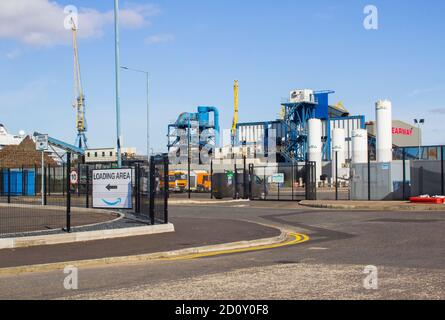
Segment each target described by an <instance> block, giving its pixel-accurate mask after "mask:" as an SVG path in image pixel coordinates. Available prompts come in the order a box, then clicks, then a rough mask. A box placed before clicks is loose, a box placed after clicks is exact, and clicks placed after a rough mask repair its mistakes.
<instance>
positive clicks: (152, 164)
mask: <svg viewBox="0 0 445 320" xmlns="http://www.w3.org/2000/svg"><path fill="white" fill-rule="evenodd" d="M155 169H156V166H155V158H154V157H151V158H150V208H149V212H150V223H151V225H154V224H155V208H154V207H155V193H156V188H155Z"/></svg>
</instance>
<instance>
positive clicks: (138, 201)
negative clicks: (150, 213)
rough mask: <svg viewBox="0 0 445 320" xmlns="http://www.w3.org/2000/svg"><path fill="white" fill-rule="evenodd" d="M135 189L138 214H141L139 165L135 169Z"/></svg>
mask: <svg viewBox="0 0 445 320" xmlns="http://www.w3.org/2000/svg"><path fill="white" fill-rule="evenodd" d="M135 169H136V170H135V178H136V179H135V187H136V213H141V189H140V167H139V163H137V164H136V168H135Z"/></svg>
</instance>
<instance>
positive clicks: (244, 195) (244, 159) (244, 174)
mask: <svg viewBox="0 0 445 320" xmlns="http://www.w3.org/2000/svg"><path fill="white" fill-rule="evenodd" d="M243 199H245V200H246V199H249V197H248V195H247V159H246V156H243Z"/></svg>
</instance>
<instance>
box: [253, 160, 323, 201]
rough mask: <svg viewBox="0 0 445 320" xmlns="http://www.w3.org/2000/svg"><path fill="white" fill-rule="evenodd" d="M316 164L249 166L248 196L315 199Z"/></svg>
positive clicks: (278, 199)
mask: <svg viewBox="0 0 445 320" xmlns="http://www.w3.org/2000/svg"><path fill="white" fill-rule="evenodd" d="M315 170H316V165H315V163H314V162H307V163H305V164H298V163H294V164H285V165H279V166H277V167H271V166H254V165H251V166H250V168H249V176H250V179H249V187H248V188H249V197H250V199H252V200H274V201H299V200H316V199H317V181H316V173H315Z"/></svg>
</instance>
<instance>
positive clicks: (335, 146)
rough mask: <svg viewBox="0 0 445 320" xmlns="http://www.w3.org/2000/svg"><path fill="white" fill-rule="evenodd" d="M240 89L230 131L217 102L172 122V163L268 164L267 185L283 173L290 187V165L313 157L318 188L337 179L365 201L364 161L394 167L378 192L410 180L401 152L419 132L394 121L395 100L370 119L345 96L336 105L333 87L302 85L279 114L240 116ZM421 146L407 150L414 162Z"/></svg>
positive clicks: (205, 166)
mask: <svg viewBox="0 0 445 320" xmlns="http://www.w3.org/2000/svg"><path fill="white" fill-rule="evenodd" d="M238 90H239V84H238V81H235V84H234V113H233V125H232V128H231V130H225V132H221V129H220V124H219V112H218V109H217V108H216V107H198V112H197V113H183V114H181V115H180V116H179V118H178V120H177V121H176V122H175V123H172V124H169V125H168V134H167V137H168V145H167V148H168V152H169V155H170V156H171V157H170V159H177V161H176V162H174V163H172V166H171V167H172V168H174V169H175V170H182V171H183V172H186V171H187V170H191V171H189V172H193V170H200V171H202V170H207V172H209V162H210V161H209V159H211V162H212V170H213V172H214V173H216V172H230V171H232V170H233V168H234V166H235V168H236V167H237V168H242V167H243V166H244V168H243V170H247V169H246V166H256V167H261V168H265V169H264V170H265V172H267V173H265V174H264V175H267V177H263V178H264V179H266V180H268V183H269V182H270V181H271V180H272V179H273V176H274V175H276V174H280V173H282V175H284V178H283V184H284V185H285V184H286V183H285V182H284V180H285V181H288V177H287V175H289V174H286V173H284V172H283V171H285V168H287V167H289V166H290V165H294V164H297V165H300V166H301V168H304V167H303V165H304V163H308V162H310V163H313V164H314V165H315V175H314V176H315V183H316V188H334V187H336V186H338V185H339V186H342V187H345V188H348V192H349V193H350V194H349V195H348V196H349V197H350V198H353V199H356V200H359V199H365V198H366V197H367V192H365V191H363V190H364V189H366V188H367V184H368V181H367V180H368V176H367V174H365V176H363V175H362V174H359V171H360V170H362V167H363V166H366V170H368V165H369V166H370V167H372V169H370V170H377V171H376V172H380V171H379V170H378V168H382V165H380V164H384V166H383V168H388V170H385V171H384V172H383V173H381V174H382V175H385V173H387V174H388V175H389V176H388V177H389V178H388V179H389V180H388V183H387V187H386V188H382V186H379V187H377V186H376V187H375V190H374V192H373V194H374V198H377V199H391V198H392V197H397V196H396V195H395V194H397V192H398V190H395V188H398V187H397V186H399V187H400V184H397V183H394V182H400V181H405V182H404V184H406V183H408V185H409V182H408V181H409V178H408V177H407V176H405V177H402V176H401V175H402V171H401V170H398V169H397V168H399V167H400V166H401V164H400V163H399V162H400V161H399V160H402V159H401V158H400V154H401V153H400V150H402V148H408V147H413V146H417V145H420V144H421V131H420V128H416V127H415V126H414V125H410V124H408V123H405V122H403V121H401V120H396V119H393V114H392V103H391V101H389V100H379V101H377V102H376V103H375V107H374V109H375V120H367V119H366V118H365V116H364V115H360V114H359V115H352V114H350V112H349V111H348V110H347V109H346V108H345V107H344V106H343V103H342V102H339V103H337V104H333V103H331V102H330V96H331V95H332V94H333V93H335V92H334V91H331V90H323V91H315V90H311V89H296V90H292V91H290V94H289V99H288V100H287V101H285V102H282V103H281V110H280V117H279V119H266V120H264V121H261V122H238V121H239V119H238V112H239V104H238ZM370 108H371V106H370ZM211 114H213V116H211ZM229 135H230V137H228V136H229ZM221 136H222V139H220V137H221ZM209 146H211V147H209ZM403 150H405V149H403ZM419 152H420V150H418V149H413V148H410V149H407V151H404V155H405V158H406V159H408V160H409V159H417V158H418V157H419V156H420V154H419ZM208 154H210V157H207V155H208ZM203 157H204V158H205V159H203ZM398 157H399V158H398ZM186 166H188V167H189V168H187V169H186ZM374 167H375V168H374ZM190 168H191V169H190ZM301 170H304V169H301ZM391 172H392V173H391ZM405 172H406V170H405ZM362 173H363V172H362ZM191 174H192V173H191ZM403 179H404V180H403ZM300 180H301V179H300ZM300 184H301V183H300ZM283 187H284V186H283ZM400 188H402V187H400ZM403 188H404V187H403ZM368 189H369V188H368ZM359 190H361V191H359ZM406 192H408V191H406ZM400 197H401V195H400Z"/></svg>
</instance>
